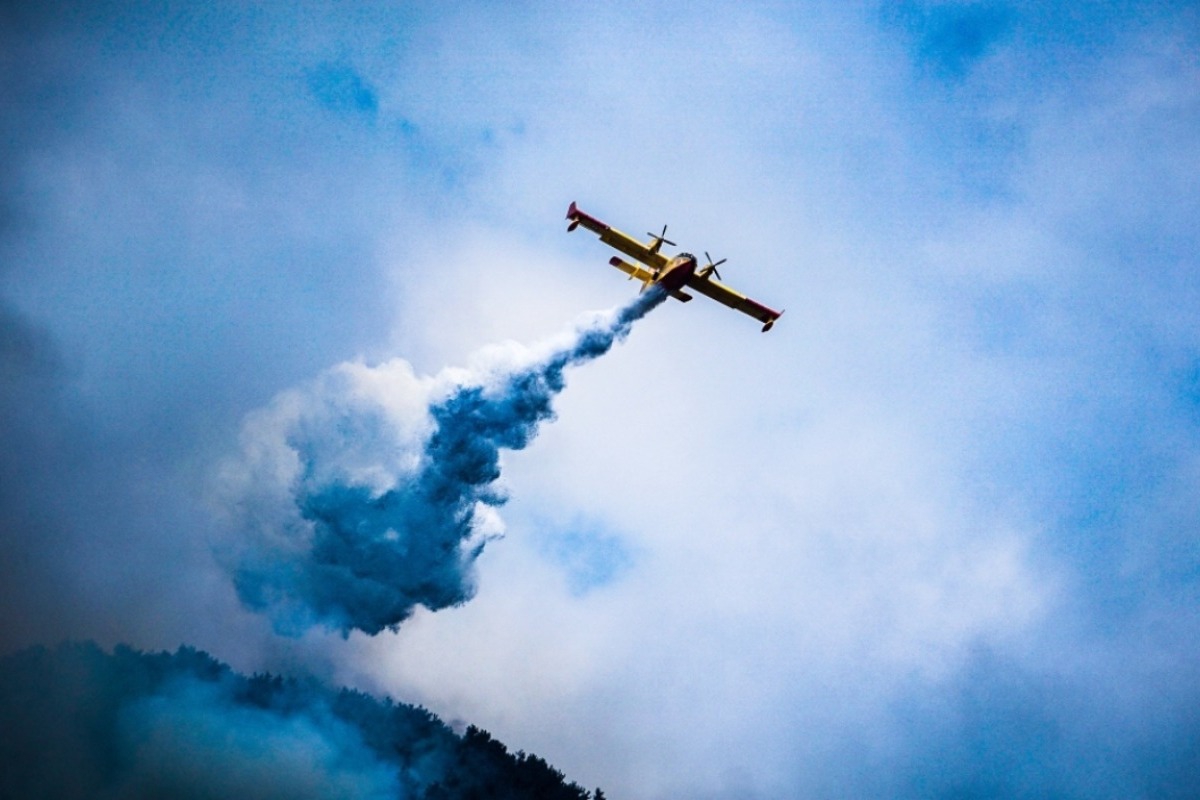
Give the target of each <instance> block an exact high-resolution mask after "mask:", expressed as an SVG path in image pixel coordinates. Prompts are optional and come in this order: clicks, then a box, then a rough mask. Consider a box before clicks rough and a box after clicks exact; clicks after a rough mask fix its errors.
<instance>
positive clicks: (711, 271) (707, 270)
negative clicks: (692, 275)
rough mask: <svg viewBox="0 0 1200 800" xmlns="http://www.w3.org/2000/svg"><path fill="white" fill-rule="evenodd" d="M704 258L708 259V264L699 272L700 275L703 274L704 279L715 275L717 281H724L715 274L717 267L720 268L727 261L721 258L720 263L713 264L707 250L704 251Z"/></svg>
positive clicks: (717, 273)
mask: <svg viewBox="0 0 1200 800" xmlns="http://www.w3.org/2000/svg"><path fill="white" fill-rule="evenodd" d="M704 257H705V258H707V259H708V264H707V265H706V266H705V267H704V269H702V270H700V272H701V274H703V275H704V277H706V278H707V277H708V276H709V275H716V276H717V280H724V278H722V277H721V273H719V272H717V267H719V266H721V265H722V264H724V263H725V262H726V261H728V260H729V259H727V258H722V259H721V260H720V261H718V262H717V263H715V264H714V263H713V260H712V256H710V255H709V254H708V251H707V250H705V251H704Z"/></svg>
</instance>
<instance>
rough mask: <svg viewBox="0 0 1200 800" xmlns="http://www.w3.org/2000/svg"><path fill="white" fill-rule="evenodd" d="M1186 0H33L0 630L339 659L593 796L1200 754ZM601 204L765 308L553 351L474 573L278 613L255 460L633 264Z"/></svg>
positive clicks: (796, 786) (1195, 122) (15, 54)
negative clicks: (241, 598) (356, 609)
mask: <svg viewBox="0 0 1200 800" xmlns="http://www.w3.org/2000/svg"><path fill="white" fill-rule="evenodd" d="M1198 22H1200V19H1198V12H1197V9H1196V8H1195V6H1194V4H1190V3H1162V2H1157V3H1138V2H1125V3H1103V4H1101V3H1084V4H1074V5H1070V6H1069V7H1068V6H1061V5H1060V4H1049V3H1034V2H1012V3H990V2H963V3H933V2H911V3H902V4H885V5H875V4H850V5H846V4H835V3H806V4H793V3H761V4H753V5H744V4H724V3H701V4H697V3H689V4H673V3H655V4H632V3H629V4H626V3H615V4H607V5H604V6H599V7H589V8H588V9H587V12H586V13H581V11H580V10H579V9H577V8H575V7H572V6H569V5H562V4H548V3H527V4H521V5H520V6H517V7H508V8H503V9H501V8H500V7H494V6H492V5H490V4H482V3H461V4H454V5H452V6H437V7H429V8H423V7H419V6H409V5H400V4H396V5H389V4H373V5H371V6H369V7H360V8H354V9H351V8H344V7H341V6H333V5H330V6H326V5H316V4H298V5H294V6H289V7H287V8H284V7H282V6H273V5H257V6H246V5H243V4H221V3H213V4H206V5H205V6H204V7H203V8H197V7H191V6H187V5H182V4H179V5H177V4H171V3H166V4H151V3H145V4H137V3H108V4H69V3H64V4H39V5H37V6H36V7H35V6H34V5H32V4H26V5H24V6H22V5H19V4H18V5H15V6H10V7H6V8H5V9H4V10H3V11H0V36H2V37H3V38H2V44H3V46H2V47H0V54H2V55H0V59H3V68H2V69H0V97H2V98H3V103H4V108H5V113H4V114H3V115H0V127H2V130H3V134H4V142H5V146H4V149H3V158H2V160H0V176H2V180H0V186H2V187H3V189H2V190H0V337H2V338H0V369H2V370H3V378H4V380H3V384H2V385H3V390H2V394H0V436H2V437H3V439H2V441H3V442H4V446H3V448H0V449H2V450H3V451H4V455H3V458H0V514H2V515H3V531H2V533H0V536H2V537H3V539H2V545H3V549H4V556H5V557H4V559H3V562H2V564H3V566H0V578H2V579H3V580H0V587H2V588H0V603H3V610H4V615H3V616H4V621H3V629H2V631H0V635H2V639H0V644H2V645H3V648H4V650H5V651H10V650H13V649H15V648H18V647H21V646H23V645H27V644H31V643H51V642H55V641H58V640H61V639H64V638H94V639H96V640H97V641H99V642H101V643H102V644H104V645H112V644H114V643H117V642H128V643H130V644H133V645H135V646H138V647H166V648H172V649H173V648H174V647H176V646H178V645H179V644H180V643H187V644H190V645H193V646H196V647H200V648H204V649H206V650H208V651H210V652H212V653H213V654H214V655H216V656H217V657H219V658H222V659H225V660H228V661H230V662H231V663H233V664H234V666H235V667H238V668H239V669H242V670H247V671H252V670H256V669H277V670H279V669H282V670H285V671H305V672H313V673H316V674H320V675H323V676H326V677H329V678H331V679H335V680H338V681H343V682H347V683H352V684H354V685H357V686H361V687H363V688H366V689H369V690H372V691H376V692H388V693H392V694H394V695H396V696H398V697H400V698H402V699H405V700H409V701H412V702H419V703H424V704H425V705H427V706H428V707H429V708H431V709H433V710H434V711H435V712H437V713H438V714H440V715H442V716H443V717H444V718H446V719H448V720H455V719H462V720H467V721H469V722H472V723H475V724H477V725H480V726H481V727H484V728H486V729H488V730H490V731H492V732H493V733H494V734H495V735H496V736H497V737H498V738H500V739H501V740H503V741H505V742H506V743H507V744H509V745H510V746H511V747H512V748H513V749H518V748H521V749H526V750H529V751H532V752H536V753H538V754H539V755H542V756H544V757H545V758H547V759H548V760H549V761H550V762H551V763H553V764H555V765H556V766H558V767H559V768H561V769H563V770H564V771H565V772H566V774H567V775H568V777H569V778H570V779H572V780H578V781H579V782H580V783H582V784H583V785H588V786H592V785H601V786H603V787H604V788H605V790H606V792H607V793H609V794H610V795H611V796H613V797H633V798H655V797H678V796H693V797H713V798H724V797H730V798H732V797H762V798H772V797H797V796H799V797H804V796H830V795H835V796H837V795H841V796H865V795H871V794H883V795H891V796H922V797H927V796H949V795H955V796H1079V797H1083V796H1087V797H1095V796H1120V797H1136V796H1145V797H1150V796H1154V797H1169V796H1180V797H1182V796H1187V795H1188V794H1189V793H1190V792H1191V791H1192V790H1191V788H1190V786H1189V784H1188V776H1189V775H1191V774H1194V773H1195V772H1196V769H1197V766H1198V763H1197V762H1198V761H1200V751H1198V750H1197V742H1198V741H1200V719H1198V718H1197V716H1196V713H1195V711H1194V710H1193V709H1195V708H1197V707H1200V703H1197V700H1198V699H1200V698H1198V697H1197V695H1198V693H1200V672H1198V670H1197V667H1196V664H1197V663H1200V661H1198V660H1197V655H1198V654H1197V647H1196V645H1195V642H1196V641H1197V640H1198V639H1200V637H1198V635H1197V634H1200V630H1198V628H1200V618H1198V615H1197V611H1196V609H1197V607H1198V606H1197V599H1198V597H1197V589H1198V588H1200V584H1198V580H1200V545H1198V544H1197V541H1198V540H1197V533H1198V531H1197V527H1198V522H1200V503H1198V502H1197V500H1196V497H1197V494H1196V491H1195V487H1196V485H1197V481H1198V480H1200V455H1198V449H1197V445H1198V444H1200V328H1198V326H1197V325H1196V323H1195V309H1196V308H1197V307H1200V302H1198V301H1200V272H1198V270H1197V266H1198V265H1197V263H1196V255H1195V254H1196V252H1197V251H1198V249H1200V248H1198V244H1200V242H1198V241H1197V238H1198V234H1197V226H1196V222H1195V220H1196V219H1197V218H1200V186H1198V185H1197V183H1196V180H1195V177H1194V176H1195V175H1197V174H1200V47H1198V45H1200V42H1198V38H1197V31H1200V24H1197V23H1198ZM572 200H576V201H578V202H579V204H580V206H581V207H582V208H583V209H585V210H587V211H589V212H591V213H593V214H595V215H596V216H598V217H600V218H601V219H603V220H605V221H606V222H609V223H611V224H613V225H615V226H617V227H619V228H621V229H623V230H626V231H628V232H629V233H632V234H641V233H642V232H644V231H648V230H657V229H658V227H659V226H661V225H662V224H663V223H664V222H666V223H670V225H671V228H670V235H671V238H672V239H673V240H674V241H677V242H679V243H680V247H681V249H687V250H690V251H692V252H703V251H705V250H707V251H710V252H712V253H713V255H714V256H715V257H717V258H721V257H728V258H729V262H728V263H727V264H726V265H723V267H722V274H723V275H724V277H725V278H726V279H727V282H728V283H730V284H731V285H733V286H735V287H737V288H738V289H740V290H743V291H745V292H747V293H749V294H750V295H752V296H754V297H756V298H758V299H760V300H762V301H763V302H765V303H766V304H768V305H771V306H773V307H783V308H786V309H787V314H786V315H785V316H784V317H783V319H782V320H781V321H780V323H779V324H778V325H777V326H776V327H775V329H774V330H773V331H772V332H771V333H770V334H768V335H766V336H763V335H760V334H759V333H758V327H757V326H756V325H754V323H753V322H752V321H749V320H747V319H743V318H740V317H739V316H738V315H735V314H732V313H729V312H727V311H725V310H724V309H722V308H720V307H718V306H716V304H712V303H707V302H705V301H703V300H702V299H701V300H700V301H698V302H694V303H691V304H688V305H687V306H686V307H685V306H682V305H680V304H677V303H670V304H668V305H666V306H664V307H662V308H660V309H658V310H656V311H655V312H653V313H652V314H651V315H650V316H649V317H647V318H646V319H645V320H644V321H642V322H641V323H639V324H638V325H637V327H636V328H635V330H634V331H633V333H632V335H631V337H630V338H629V340H628V341H627V342H625V343H624V344H622V345H620V346H619V347H617V348H616V349H614V351H613V352H611V353H610V354H608V355H606V356H605V357H604V358H602V359H600V360H598V361H596V362H595V363H591V364H587V365H583V366H581V367H579V368H577V369H575V370H574V371H569V372H568V385H567V388H566V390H565V392H564V393H563V394H562V395H561V396H560V397H559V398H558V400H557V403H556V412H557V419H556V420H555V421H554V422H552V423H549V424H546V425H544V426H543V427H542V429H541V433H540V435H539V437H538V438H537V439H536V440H535V441H533V442H532V443H531V444H530V446H529V447H528V448H526V449H525V450H522V451H521V452H519V453H510V454H506V455H505V457H504V468H505V474H504V478H503V482H504V486H505V488H506V490H507V492H508V494H509V496H510V498H511V499H510V501H509V503H508V505H507V506H505V507H504V508H503V509H501V510H500V516H501V518H502V524H503V527H504V531H505V535H504V538H502V539H499V540H496V541H493V542H490V543H489V544H488V546H487V548H486V549H485V551H484V554H483V555H482V556H481V557H480V559H479V560H478V562H477V564H476V568H477V576H476V577H477V581H478V585H477V594H476V596H475V597H474V599H473V600H471V601H470V602H469V603H467V604H465V605H463V606H461V607H457V608H451V609H446V610H442V611H439V612H437V613H431V612H424V611H419V612H418V613H417V614H416V616H414V617H413V618H412V619H411V620H409V621H408V622H406V623H405V624H404V625H403V626H401V628H400V629H399V631H398V632H395V633H384V634H381V635H379V636H376V637H367V636H365V635H362V634H352V635H351V636H350V637H349V638H345V639H343V638H342V637H341V636H339V635H338V634H337V633H321V632H313V633H310V634H308V635H306V636H303V637H301V638H298V639H293V638H287V637H280V636H278V635H276V634H275V633H274V632H273V630H272V629H271V626H270V623H269V621H268V620H266V619H264V618H262V617H261V616H260V615H257V614H255V613H252V612H250V611H248V610H246V609H244V608H242V607H241V606H240V605H239V603H238V601H237V596H236V593H235V591H234V588H233V585H232V582H231V581H230V580H229V577H228V575H227V574H226V572H225V571H224V570H223V569H222V568H221V566H220V559H219V557H216V556H214V553H220V552H222V550H223V549H225V548H228V547H230V546H233V544H232V543H236V540H237V537H238V536H239V532H238V527H237V525H234V524H231V522H230V519H231V517H233V516H236V514H237V512H238V509H236V508H230V507H229V503H230V501H229V497H230V494H229V492H228V491H227V490H228V487H227V486H225V485H224V483H223V482H224V481H226V480H227V478H228V475H229V465H230V464H231V463H233V464H236V463H238V462H239V459H243V460H244V459H245V458H247V456H246V453H247V452H250V451H252V450H253V448H254V447H255V446H256V441H257V440H256V439H255V436H256V435H257V434H256V431H259V432H261V431H262V430H263V429H264V426H265V428H266V429H269V428H270V420H271V419H272V416H271V415H272V414H273V413H276V411H278V409H280V408H285V407H286V406H287V403H288V400H287V398H289V397H296V396H297V395H296V394H295V392H300V393H301V394H302V393H303V392H304V391H307V389H306V388H305V387H311V386H313V385H316V384H315V383H314V382H316V383H318V384H319V382H320V381H321V380H322V378H321V376H323V375H328V374H330V373H329V372H328V371H329V370H331V369H341V368H340V367H338V365H339V364H346V363H348V364H349V365H351V366H350V367H349V368H350V369H354V368H357V367H362V366H363V365H365V366H367V367H372V368H373V367H374V365H379V364H384V363H391V364H395V363H398V362H395V361H394V359H402V360H403V362H406V363H407V364H408V365H411V371H412V374H413V375H414V376H417V377H416V378H415V380H417V381H418V382H419V381H420V380H422V378H420V376H435V375H439V374H442V371H443V370H444V369H446V368H448V367H449V368H456V367H462V366H470V365H477V364H478V363H480V362H479V359H480V356H477V355H475V354H476V353H477V352H478V351H480V349H481V348H485V347H487V346H490V345H496V344H497V343H503V342H509V341H516V342H520V343H525V344H533V343H536V342H539V341H542V340H544V339H546V338H547V337H551V336H554V335H555V334H557V333H558V332H559V331H561V330H562V329H563V328H564V327H567V326H569V325H570V324H571V323H572V321H573V320H575V319H577V318H578V316H579V314H580V313H581V312H584V311H587V310H589V309H595V308H607V307H612V306H615V305H617V304H620V303H622V302H624V301H626V300H627V299H628V298H629V296H630V294H631V293H632V292H633V289H632V287H631V284H629V283H628V282H626V281H624V276H622V275H621V274H620V273H618V272H616V271H615V270H612V269H610V268H609V267H607V266H606V265H605V261H606V260H607V258H608V255H609V253H608V252H606V251H605V248H604V247H603V246H602V245H600V244H599V243H598V242H597V241H596V240H595V239H594V237H592V236H590V235H589V234H586V233H585V232H582V231H577V232H575V233H574V234H571V235H569V236H568V235H566V234H565V233H564V232H563V229H564V227H565V221H564V220H563V219H562V216H563V213H564V211H565V209H566V207H567V205H568V204H569V203H570V202H571V201H572ZM503 347H508V348H510V349H512V347H513V346H511V345H504V346H503ZM502 349H503V348H502ZM484 360H485V361H486V359H484ZM355 365H357V367H356V366H355ZM381 385H382V384H381ZM422 385H424V384H422ZM289 392H291V393H292V394H288V393H289ZM281 393H282V394H281ZM405 402H407V401H405V400H404V399H403V398H400V399H396V400H395V403H396V404H397V405H403V404H404V403H405ZM273 409H274V410H275V411H273ZM255 420H257V422H255ZM264 420H265V421H264ZM256 425H257V426H258V427H255V426H256ZM248 448H249V450H248ZM499 524H500V523H499V522H497V525H499Z"/></svg>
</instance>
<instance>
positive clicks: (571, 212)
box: [567, 200, 579, 219]
mask: <svg viewBox="0 0 1200 800" xmlns="http://www.w3.org/2000/svg"><path fill="white" fill-rule="evenodd" d="M577 216H579V209H578V208H576V207H575V201H574V200H572V201H571V207H570V208H568V209H567V219H575V217H577Z"/></svg>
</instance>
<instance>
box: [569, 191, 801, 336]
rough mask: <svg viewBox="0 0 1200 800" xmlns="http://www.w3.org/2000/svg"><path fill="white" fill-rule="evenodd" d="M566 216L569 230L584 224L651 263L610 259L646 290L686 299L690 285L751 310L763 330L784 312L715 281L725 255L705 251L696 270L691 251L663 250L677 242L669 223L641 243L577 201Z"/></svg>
mask: <svg viewBox="0 0 1200 800" xmlns="http://www.w3.org/2000/svg"><path fill="white" fill-rule="evenodd" d="M567 219H568V220H570V221H571V224H570V225H568V226H567V231H568V232H569V231H573V230H575V229H576V228H578V227H579V226H580V225H582V226H583V227H585V228H587V229H588V230H589V231H592V232H593V233H596V234H599V236H600V241H602V242H604V243H605V244H606V245H608V246H609V247H611V248H613V249H614V250H619V251H620V252H622V253H624V254H625V255H627V256H629V257H630V258H633V259H636V260H638V261H640V262H641V263H643V264H645V265H646V266H647V267H649V269H645V268H643V267H640V266H638V265H637V264H630V263H629V262H627V261H622V260H621V259H620V258H618V257H616V256H613V257H612V258H611V259H609V261H608V263H610V264H612V265H613V266H614V267H616V268H617V269H619V270H621V271H622V272H624V273H626V274H628V275H629V278H630V280H639V281H641V282H642V290H643V291H645V289H646V287H647V286H653V285H658V286H662V287H663V289H665V290H666V291H667V293H668V294H670V295H671V296H672V297H674V298H675V299H676V300H682V301H683V302H685V303H686V302H687V301H689V300H691V299H692V296H691V295H690V294H688V293H686V292H684V291H683V287H684V286H687V287H688V288H690V289H694V290H696V291H697V292H699V293H700V294H703V295H707V296H709V297H711V298H712V299H713V300H716V301H717V302H718V303H724V304H725V305H727V306H729V307H730V308H733V309H737V310H738V311H741V312H742V313H743V314H749V315H750V316H752V317H754V318H755V319H756V320H758V321H759V322H761V323H763V327H762V329H763V333H766V332H767V331H769V330H771V326H772V325H774V324H775V320H777V319H779V317H780V316H782V315H783V312H782V311H774V310H772V309H770V308H767V307H766V306H764V305H762V304H761V303H756V302H755V301H753V300H751V299H750V298H749V297H746V295H744V294H741V293H739V292H735V291H734V290H733V289H730V288H729V287H728V286H726V285H724V284H721V283H717V282H716V281H714V280H713V279H712V276H713V275H716V276H717V277H718V278H720V277H721V273H719V272H717V267H719V266H721V265H722V264H724V263H725V259H723V258H722V259H721V260H720V261H718V262H717V263H715V264H714V263H713V260H712V257H711V256H709V254H708V253H705V254H704V257H705V258H707V259H708V264H706V265H705V266H703V267H701V268H700V269H699V271H697V269H696V266H697V262H696V257H695V256H694V255H692V254H691V253H680V254H679V255H677V256H675V257H673V258H670V257H667V256H664V255H663V254H662V253H660V252H659V251H660V250H661V249H662V246H663V245H664V244H669V245H671V246H672V247H674V246H675V243H674V242H672V241H670V240H669V239H667V238H666V236H667V226H666V225H663V229H662V233H660V234H659V235H657V236H655V235H654V234H653V233H647V234H646V235H647V236H649V237H650V241H649V242H647V243H646V244H642V243H641V242H639V241H638V240H637V239H634V238H633V237H632V236H629V235H627V234H624V233H621V232H620V231H619V230H617V229H616V228H611V227H609V226H608V225H605V224H604V223H603V222H601V221H600V220H598V219H596V218H595V217H593V216H592V215H590V214H586V213H584V212H583V211H580V210H579V209H578V208H577V207H576V206H575V204H574V203H571V207H570V208H568V209H567Z"/></svg>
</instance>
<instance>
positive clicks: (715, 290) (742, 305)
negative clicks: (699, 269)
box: [687, 275, 783, 333]
mask: <svg viewBox="0 0 1200 800" xmlns="http://www.w3.org/2000/svg"><path fill="white" fill-rule="evenodd" d="M687 285H688V286H689V287H690V288H692V289H695V290H696V291H697V292H699V293H700V294H703V295H707V296H708V297H711V298H712V299H713V300H716V301H717V302H718V303H724V304H725V305H727V306H729V307H730V308H732V309H736V310H737V311H741V312H742V313H743V314H749V315H750V316H752V317H754V318H755V319H756V320H758V321H759V322H761V323H763V333H766V332H767V331H769V330H771V326H772V325H774V324H775V320H777V319H779V318H780V317H781V316H783V312H782V311H775V310H773V309H770V308H767V307H766V306H764V305H763V304H762V303H758V302H755V301H754V300H751V299H750V298H749V297H746V295H744V294H742V293H741V292H735V291H734V290H733V289H730V288H729V287H728V286H726V285H725V284H723V283H718V282H717V281H714V280H712V279H710V278H701V277H700V276H699V275H692V276H691V277H690V278H688V282H687Z"/></svg>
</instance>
